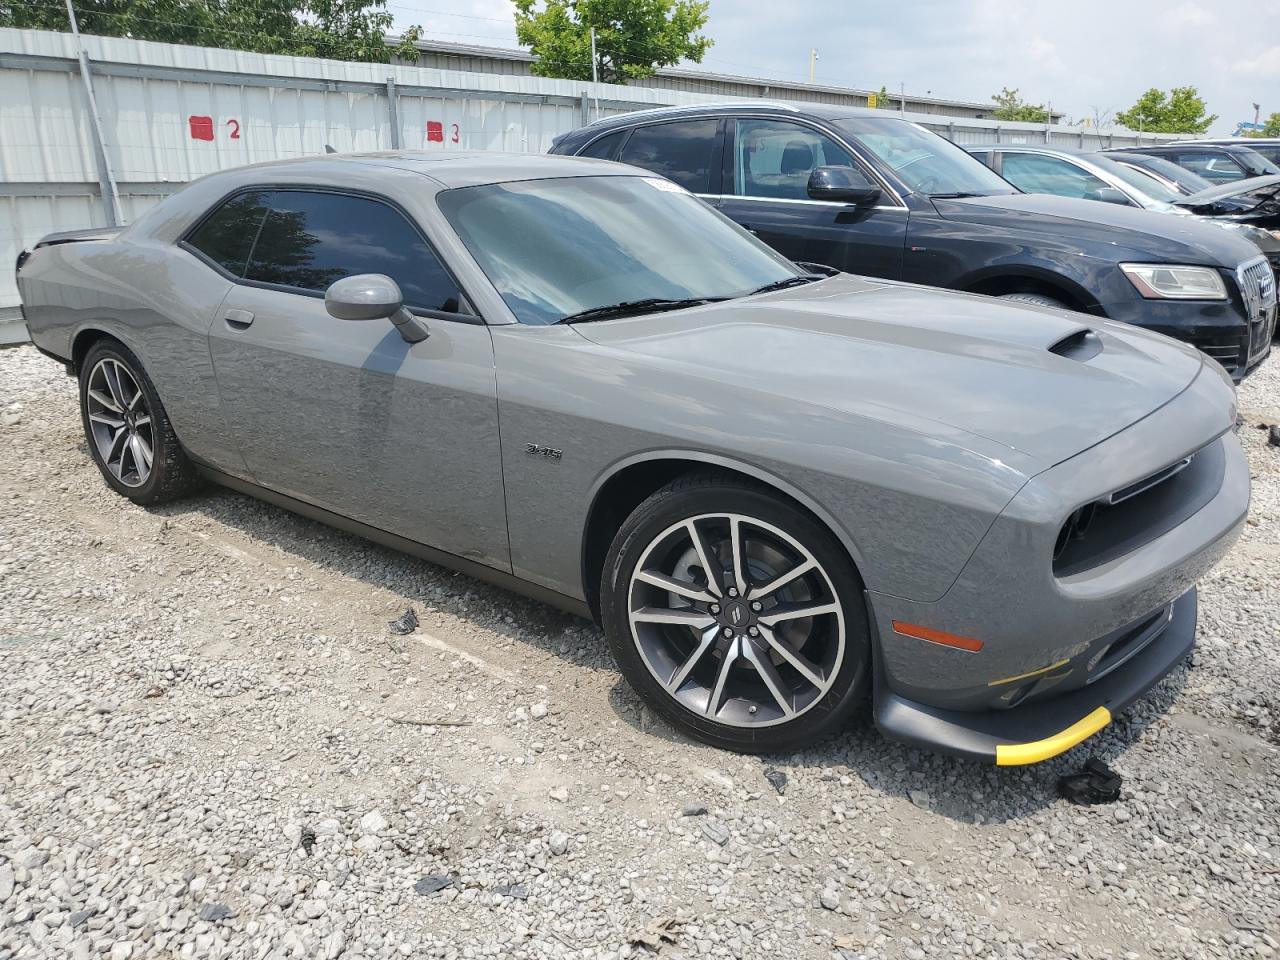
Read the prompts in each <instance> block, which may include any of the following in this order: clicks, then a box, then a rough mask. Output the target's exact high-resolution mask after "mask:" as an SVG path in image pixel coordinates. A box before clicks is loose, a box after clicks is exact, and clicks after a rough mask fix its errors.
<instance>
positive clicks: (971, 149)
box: [960, 143, 1096, 157]
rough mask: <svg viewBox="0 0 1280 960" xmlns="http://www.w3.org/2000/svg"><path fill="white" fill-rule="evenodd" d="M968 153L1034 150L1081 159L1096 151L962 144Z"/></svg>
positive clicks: (1028, 145)
mask: <svg viewBox="0 0 1280 960" xmlns="http://www.w3.org/2000/svg"><path fill="white" fill-rule="evenodd" d="M960 146H962V147H964V148H965V149H966V150H968V151H969V152H970V153H974V152H975V151H980V150H1001V151H1003V150H1035V151H1036V152H1038V153H1063V154H1067V155H1068V156H1072V157H1083V156H1085V155H1086V154H1089V153H1093V152H1096V151H1090V150H1076V149H1075V148H1074V147H1055V146H1053V145H1052V144H1048V143H962V144H960Z"/></svg>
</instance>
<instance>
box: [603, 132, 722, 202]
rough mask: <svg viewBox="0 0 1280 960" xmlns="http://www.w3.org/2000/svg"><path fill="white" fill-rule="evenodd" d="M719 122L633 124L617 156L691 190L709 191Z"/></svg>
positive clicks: (623, 160)
mask: <svg viewBox="0 0 1280 960" xmlns="http://www.w3.org/2000/svg"><path fill="white" fill-rule="evenodd" d="M719 123H720V122H719V121H718V120H681V121H679V122H677V123H655V124H651V125H649V126H647V127H637V128H636V129H635V131H634V132H632V134H631V139H630V140H628V141H627V145H626V146H625V147H623V148H622V156H620V157H619V158H618V159H619V160H621V161H622V162H623V163H634V164H635V165H636V166H637V167H644V168H645V169H646V170H652V171H653V172H654V173H657V174H660V175H662V176H664V177H666V178H667V179H668V180H674V181H675V182H676V183H678V184H680V186H682V187H684V188H685V189H686V190H688V191H690V192H691V193H710V192H711V170H712V168H713V167H714V166H715V164H716V143H717V139H716V131H717V129H718V128H719Z"/></svg>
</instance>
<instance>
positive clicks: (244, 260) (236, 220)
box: [187, 193, 267, 277]
mask: <svg viewBox="0 0 1280 960" xmlns="http://www.w3.org/2000/svg"><path fill="white" fill-rule="evenodd" d="M266 215H267V207H266V205H265V204H264V202H263V195H262V194H261V193H242V194H240V195H238V196H235V197H232V198H231V199H230V200H228V201H226V202H225V203H224V204H222V206H220V207H218V209H216V210H214V211H213V213H211V214H210V215H209V216H208V217H206V218H205V220H204V222H203V223H201V224H200V226H198V227H197V228H196V229H195V231H194V232H193V233H192V234H191V236H189V237H188V238H187V243H188V244H190V245H191V246H193V247H195V248H196V249H197V250H199V251H200V252H201V253H203V254H204V255H205V256H206V257H208V258H209V259H210V260H212V261H213V262H214V263H216V264H219V265H220V266H221V267H222V269H223V270H226V271H227V272H228V273H230V274H233V275H235V276H237V277H242V276H244V268H245V267H246V266H247V265H248V262H249V252H250V251H251V250H252V248H253V239H254V237H256V236H257V235H258V228H259V227H260V226H261V225H262V218H263V217H265V216H266Z"/></svg>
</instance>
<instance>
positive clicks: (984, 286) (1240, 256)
mask: <svg viewBox="0 0 1280 960" xmlns="http://www.w3.org/2000/svg"><path fill="white" fill-rule="evenodd" d="M551 152H552V153H562V154H575V155H580V156H588V157H600V158H603V159H607V160H619V161H622V162H623V163H630V164H634V165H636V166H639V167H643V168H646V169H648V170H651V171H653V172H655V173H658V174H661V175H662V176H664V177H667V178H669V179H671V180H674V181H675V182H676V183H678V184H680V185H682V186H684V187H685V188H686V189H688V190H690V191H692V192H693V193H696V194H698V195H699V196H701V197H703V198H704V199H706V200H707V202H708V203H711V204H712V205H714V206H716V207H718V208H719V209H720V210H721V211H723V212H724V213H725V214H727V215H728V216H729V217H731V218H732V219H734V220H736V221H737V222H738V223H740V224H741V225H742V226H744V227H746V228H747V229H748V230H750V231H752V232H753V233H755V234H757V235H758V236H759V237H760V238H761V239H763V240H765V241H766V242H768V243H769V244H771V245H772V246H774V247H775V248H776V249H778V250H779V251H780V252H781V253H783V254H784V255H786V256H787V257H789V258H791V259H792V260H795V261H799V262H809V263H816V264H823V265H826V266H828V267H832V268H835V269H837V270H843V271H847V272H850V273H859V274H866V275H871V276H879V277H888V278H891V279H895V280H907V281H911V282H915V283H924V284H930V285H932V286H938V287H949V288H951V289H955V290H966V291H971V292H975V293H985V294H991V295H994V296H1003V297H1011V298H1016V299H1019V300H1026V301H1031V302H1035V303H1040V304H1044V305H1047V306H1065V307H1069V308H1071V309H1075V310H1082V311H1085V312H1088V313H1093V314H1096V315H1099V316H1106V317H1111V318H1113V319H1116V320H1124V321H1128V322H1130V323H1135V324H1137V325H1139V326H1143V327H1147V328H1150V329H1153V330H1158V331H1160V332H1161V333H1166V334H1169V335H1170V336H1174V337H1178V338H1179V339H1182V340H1185V341H1187V342H1189V343H1192V344H1194V345H1196V346H1197V347H1199V348H1201V349H1202V350H1204V351H1205V352H1206V353H1208V354H1209V355H1210V356H1212V357H1214V358H1215V359H1216V360H1218V361H1220V362H1221V363H1222V365H1223V366H1224V367H1226V368H1227V370H1228V371H1230V372H1231V374H1232V376H1234V377H1235V378H1236V379H1240V378H1241V377H1243V376H1244V375H1245V373H1246V372H1247V371H1248V370H1249V369H1251V368H1252V367H1253V366H1255V365H1256V364H1257V363H1258V362H1259V361H1260V360H1261V359H1262V358H1263V357H1264V356H1266V354H1267V352H1268V351H1269V350H1270V348H1271V330H1272V326H1273V325H1274V323H1275V314H1276V284H1275V279H1274V277H1273V276H1272V273H1271V268H1270V267H1269V266H1268V264H1267V262H1266V260H1264V259H1263V258H1262V257H1261V256H1260V255H1259V252H1258V249H1257V247H1255V246H1254V245H1253V244H1251V243H1249V242H1248V241H1247V240H1244V239H1241V238H1240V237H1238V236H1235V235H1234V234H1232V233H1230V232H1228V231H1225V230H1221V229H1219V228H1217V227H1214V226H1210V225H1208V224H1204V223H1200V222H1198V221H1196V220H1195V219H1193V218H1190V217H1186V218H1174V217H1167V216H1162V215H1161V214H1158V213H1151V212H1149V211H1146V210H1135V209H1128V208H1124V207H1119V206H1115V205H1112V204H1101V203H1093V202H1091V201H1088V200H1076V199H1071V198H1066V197H1053V196H1032V195H1029V194H1024V193H1021V192H1020V191H1018V189H1017V188H1016V187H1014V186H1012V185H1011V184H1010V183H1008V182H1007V181H1005V180H1003V179H1001V178H1000V177H999V176H998V175H997V174H995V173H994V172H992V171H991V170H989V169H987V167H985V166H983V164H982V163H980V162H979V161H978V160H976V159H974V158H973V157H971V156H969V154H967V153H966V152H965V151H964V150H963V149H961V148H960V147H957V146H956V145H955V144H953V143H951V142H950V141H947V140H945V139H943V138H942V137H939V136H937V135H936V134H933V133H930V132H929V131H927V130H925V129H924V128H923V127H920V126H918V125H917V124H914V123H910V122H908V121H906V120H903V119H901V118H899V117H894V116H886V115H885V114H884V113H883V112H880V111H874V110H855V109H851V108H839V107H819V106H813V107H806V108H805V109H803V110H801V109H799V108H796V107H791V106H786V105H770V104H760V103H744V104H731V105H710V106H699V107H671V108H662V109H658V110H646V111H641V112H639V113H631V114H625V115H622V116H618V117H610V118H608V119H604V120H601V121H597V122H596V123H593V124H591V125H590V126H587V127H584V128H582V129H580V130H576V131H574V132H573V133H569V134H566V135H564V136H562V137H559V138H557V140H556V141H555V143H554V144H553V146H552V148H551Z"/></svg>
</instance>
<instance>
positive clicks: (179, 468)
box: [80, 339, 199, 505]
mask: <svg viewBox="0 0 1280 960" xmlns="http://www.w3.org/2000/svg"><path fill="white" fill-rule="evenodd" d="M103 360H108V361H114V362H115V363H117V364H120V365H122V366H123V367H125V368H126V370H127V371H128V373H129V375H130V376H132V378H133V380H134V382H135V383H136V385H137V386H138V387H139V388H140V389H141V391H142V395H143V397H142V399H143V404H144V405H145V410H146V413H147V414H148V415H149V416H150V418H151V421H150V424H149V427H150V440H151V453H152V460H151V464H150V468H149V475H148V476H147V477H146V478H145V479H144V480H143V481H142V482H141V483H137V484H130V483H126V482H124V481H122V480H121V479H120V478H119V477H117V476H116V475H115V473H114V472H113V471H112V469H111V468H110V467H109V466H108V465H107V463H106V461H105V459H104V457H103V454H102V452H101V451H100V450H99V446H98V440H97V439H96V438H95V436H94V431H93V428H92V426H91V424H90V405H89V388H90V380H91V377H92V375H93V371H94V370H95V369H97V368H98V365H99V364H100V363H101V362H102V361H103ZM143 404H140V405H139V406H142V405H143ZM80 421H81V424H82V425H83V427H84V435H85V442H86V445H87V446H88V448H89V455H90V456H91V457H93V462H94V463H95V464H97V466H98V470H99V471H100V472H101V473H102V477H103V479H104V480H106V481H107V485H108V486H109V487H111V489H112V490H114V491H115V492H116V493H118V494H120V495H121V496H122V497H127V498H128V499H130V500H132V501H133V502H134V503H137V504H142V505H152V504H161V503H168V502H169V501H171V500H176V499H177V498H179V497H181V496H183V495H184V494H186V493H187V492H189V491H190V490H191V489H192V488H193V487H195V486H196V484H197V483H198V482H199V475H198V473H197V472H196V469H195V466H194V465H193V464H192V463H191V461H190V460H189V459H188V458H187V455H186V453H185V452H184V451H183V449H182V445H181V444H180V443H179V442H178V437H177V435H176V434H175V433H174V431H173V425H172V424H171V423H170V422H169V416H168V414H167V413H165V409H164V405H163V404H162V403H161V402H160V396H159V395H158V394H157V393H156V388H155V385H154V384H152V382H151V378H150V377H148V376H147V372H146V370H144V369H143V366H142V363H141V362H140V361H139V360H138V358H137V357H136V356H135V355H134V354H133V351H131V350H130V349H129V348H128V347H126V346H125V345H124V344H122V343H120V342H119V341H118V340H111V339H102V340H99V341H98V342H97V343H95V344H94V345H93V346H92V347H90V348H89V352H88V354H86V356H85V358H84V361H83V362H82V363H81V364H80Z"/></svg>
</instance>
